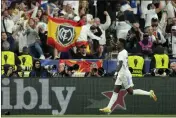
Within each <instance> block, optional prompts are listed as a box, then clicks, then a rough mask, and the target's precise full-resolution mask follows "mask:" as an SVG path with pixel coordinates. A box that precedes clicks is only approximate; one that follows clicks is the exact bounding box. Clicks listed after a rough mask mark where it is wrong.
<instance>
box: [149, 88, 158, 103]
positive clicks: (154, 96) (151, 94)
mask: <svg viewBox="0 0 176 118" xmlns="http://www.w3.org/2000/svg"><path fill="white" fill-rule="evenodd" d="M150 97H151V98H153V100H154V101H157V97H156V95H155V93H154V91H153V90H150Z"/></svg>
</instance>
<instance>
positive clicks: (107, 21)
mask: <svg viewBox="0 0 176 118" xmlns="http://www.w3.org/2000/svg"><path fill="white" fill-rule="evenodd" d="M104 14H105V15H106V22H105V23H104V24H101V23H100V19H99V18H95V25H96V26H98V27H99V28H100V29H101V31H102V36H101V37H102V39H101V40H99V44H100V45H105V44H106V34H105V31H106V30H107V29H108V28H109V26H110V25H111V18H110V16H109V14H108V12H107V11H105V12H104Z"/></svg>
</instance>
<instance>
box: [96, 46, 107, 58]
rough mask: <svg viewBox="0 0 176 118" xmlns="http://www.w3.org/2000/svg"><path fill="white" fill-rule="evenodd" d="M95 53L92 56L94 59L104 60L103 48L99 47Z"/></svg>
mask: <svg viewBox="0 0 176 118" xmlns="http://www.w3.org/2000/svg"><path fill="white" fill-rule="evenodd" d="M97 50H98V51H97V53H95V54H94V57H95V59H105V56H106V54H105V51H104V46H103V45H99V47H98V49H97Z"/></svg>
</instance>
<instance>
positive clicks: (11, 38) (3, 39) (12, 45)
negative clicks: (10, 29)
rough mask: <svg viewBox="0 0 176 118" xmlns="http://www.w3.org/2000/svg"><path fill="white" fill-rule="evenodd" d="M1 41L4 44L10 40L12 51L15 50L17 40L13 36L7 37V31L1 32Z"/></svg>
mask: <svg viewBox="0 0 176 118" xmlns="http://www.w3.org/2000/svg"><path fill="white" fill-rule="evenodd" d="M1 41H2V42H1V44H3V42H4V41H8V42H9V44H10V51H12V52H14V46H15V45H14V44H15V41H14V38H13V37H12V36H10V37H7V34H6V33H5V32H1ZM1 46H2V45H1Z"/></svg>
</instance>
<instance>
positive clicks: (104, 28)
mask: <svg viewBox="0 0 176 118" xmlns="http://www.w3.org/2000/svg"><path fill="white" fill-rule="evenodd" d="M1 14H2V16H1V47H2V48H1V50H2V55H1V62H2V64H1V65H2V66H1V68H2V77H24V76H26V77H64V76H73V77H77V76H78V75H79V76H82V77H85V76H87V77H91V76H96V77H102V76H109V75H111V74H107V73H106V69H103V66H100V67H97V66H95V67H92V66H91V65H92V63H89V66H90V67H89V71H85V72H84V73H83V72H82V73H78V70H80V65H79V64H74V65H71V66H68V65H66V64H65V63H60V62H59V63H58V64H57V65H52V66H41V60H48V59H50V60H58V61H59V60H60V59H85V60H86V59H105V60H107V59H109V60H112V59H116V58H117V55H118V52H117V48H118V47H117V45H116V42H117V41H118V39H119V38H123V39H125V40H126V47H125V48H126V50H127V51H128V52H129V55H130V56H129V67H130V69H131V72H132V74H133V76H134V77H135V76H136V77H142V76H144V74H147V73H146V72H144V68H145V67H144V66H145V60H146V59H151V62H150V71H149V73H150V74H151V75H153V76H158V75H162V76H166V75H170V76H176V61H175V60H174V59H176V17H175V15H176V2H174V1H170V0H162V1H159V0H153V1H152V0H151V1H149V0H148V1H143V0H78V1H76V0H75V1H71V0H2V2H1ZM48 16H50V17H53V18H56V19H58V18H59V19H69V20H72V21H75V22H77V23H80V25H81V26H82V31H81V33H80V36H79V37H78V40H81V39H84V40H86V41H87V42H88V46H89V49H90V50H89V51H87V45H84V44H82V45H79V46H75V47H73V48H71V49H70V50H69V51H68V52H60V51H58V50H57V49H55V48H54V47H52V46H50V45H48V44H47V38H48V36H47V35H48V34H47V32H48V27H47V23H48ZM172 59H173V60H172ZM53 69H55V70H56V72H53V71H52V72H51V71H50V70H53ZM114 71H115V70H114ZM79 72H80V71H79Z"/></svg>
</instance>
